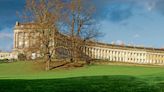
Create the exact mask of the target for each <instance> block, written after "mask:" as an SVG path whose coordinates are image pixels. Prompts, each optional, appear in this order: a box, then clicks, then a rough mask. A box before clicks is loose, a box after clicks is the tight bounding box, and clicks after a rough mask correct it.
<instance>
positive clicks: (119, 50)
mask: <svg viewBox="0 0 164 92" xmlns="http://www.w3.org/2000/svg"><path fill="white" fill-rule="evenodd" d="M29 25H33V24H30V23H29V24H21V23H18V22H17V23H16V25H15V28H14V49H13V51H14V52H15V53H26V52H25V51H24V49H25V48H28V47H29V46H30V45H31V44H33V40H35V39H31V38H29V35H35V33H34V32H33V29H35V27H34V26H32V27H31V26H29ZM83 52H84V53H85V54H86V55H87V56H89V57H91V58H93V59H104V60H109V61H114V62H128V63H138V64H164V49H159V48H148V47H137V46H125V45H124V44H122V45H115V44H114V43H112V44H105V43H99V42H91V43H90V44H89V45H86V46H85V47H84V48H83ZM31 55H32V58H33V59H34V58H35V56H36V55H37V54H36V53H35V52H33V53H31Z"/></svg>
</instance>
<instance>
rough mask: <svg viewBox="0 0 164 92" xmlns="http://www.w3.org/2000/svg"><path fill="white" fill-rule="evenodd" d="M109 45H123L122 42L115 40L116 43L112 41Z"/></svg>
mask: <svg viewBox="0 0 164 92" xmlns="http://www.w3.org/2000/svg"><path fill="white" fill-rule="evenodd" d="M111 44H118V45H123V44H125V43H124V41H122V40H116V41H112V43H111Z"/></svg>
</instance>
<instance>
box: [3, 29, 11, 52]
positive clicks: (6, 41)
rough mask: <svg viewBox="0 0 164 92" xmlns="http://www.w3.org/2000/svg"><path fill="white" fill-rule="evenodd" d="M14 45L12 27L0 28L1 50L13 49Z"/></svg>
mask: <svg viewBox="0 0 164 92" xmlns="http://www.w3.org/2000/svg"><path fill="white" fill-rule="evenodd" d="M12 47H13V30H12V28H3V29H2V30H0V50H2V51H11V50H12Z"/></svg>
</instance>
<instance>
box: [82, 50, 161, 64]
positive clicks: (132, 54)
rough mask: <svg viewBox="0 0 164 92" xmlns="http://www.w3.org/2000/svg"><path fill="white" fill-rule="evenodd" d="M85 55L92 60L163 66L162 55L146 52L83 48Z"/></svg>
mask: <svg viewBox="0 0 164 92" xmlns="http://www.w3.org/2000/svg"><path fill="white" fill-rule="evenodd" d="M84 52H85V53H86V55H88V56H89V57H91V58H93V59H105V60H110V61H121V62H130V63H141V64H163V63H164V54H162V53H158V54H155V53H149V52H146V51H133V50H120V49H110V48H109V49H108V48H100V47H85V48H84Z"/></svg>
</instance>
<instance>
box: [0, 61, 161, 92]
mask: <svg viewBox="0 0 164 92" xmlns="http://www.w3.org/2000/svg"><path fill="white" fill-rule="evenodd" d="M0 92H164V67H162V66H160V67H154V66H150V67H148V66H127V65H90V66H85V67H81V68H72V69H54V70H51V71H44V70H42V69H40V68H39V66H38V65H37V64H35V63H34V62H14V63H1V64H0Z"/></svg>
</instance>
